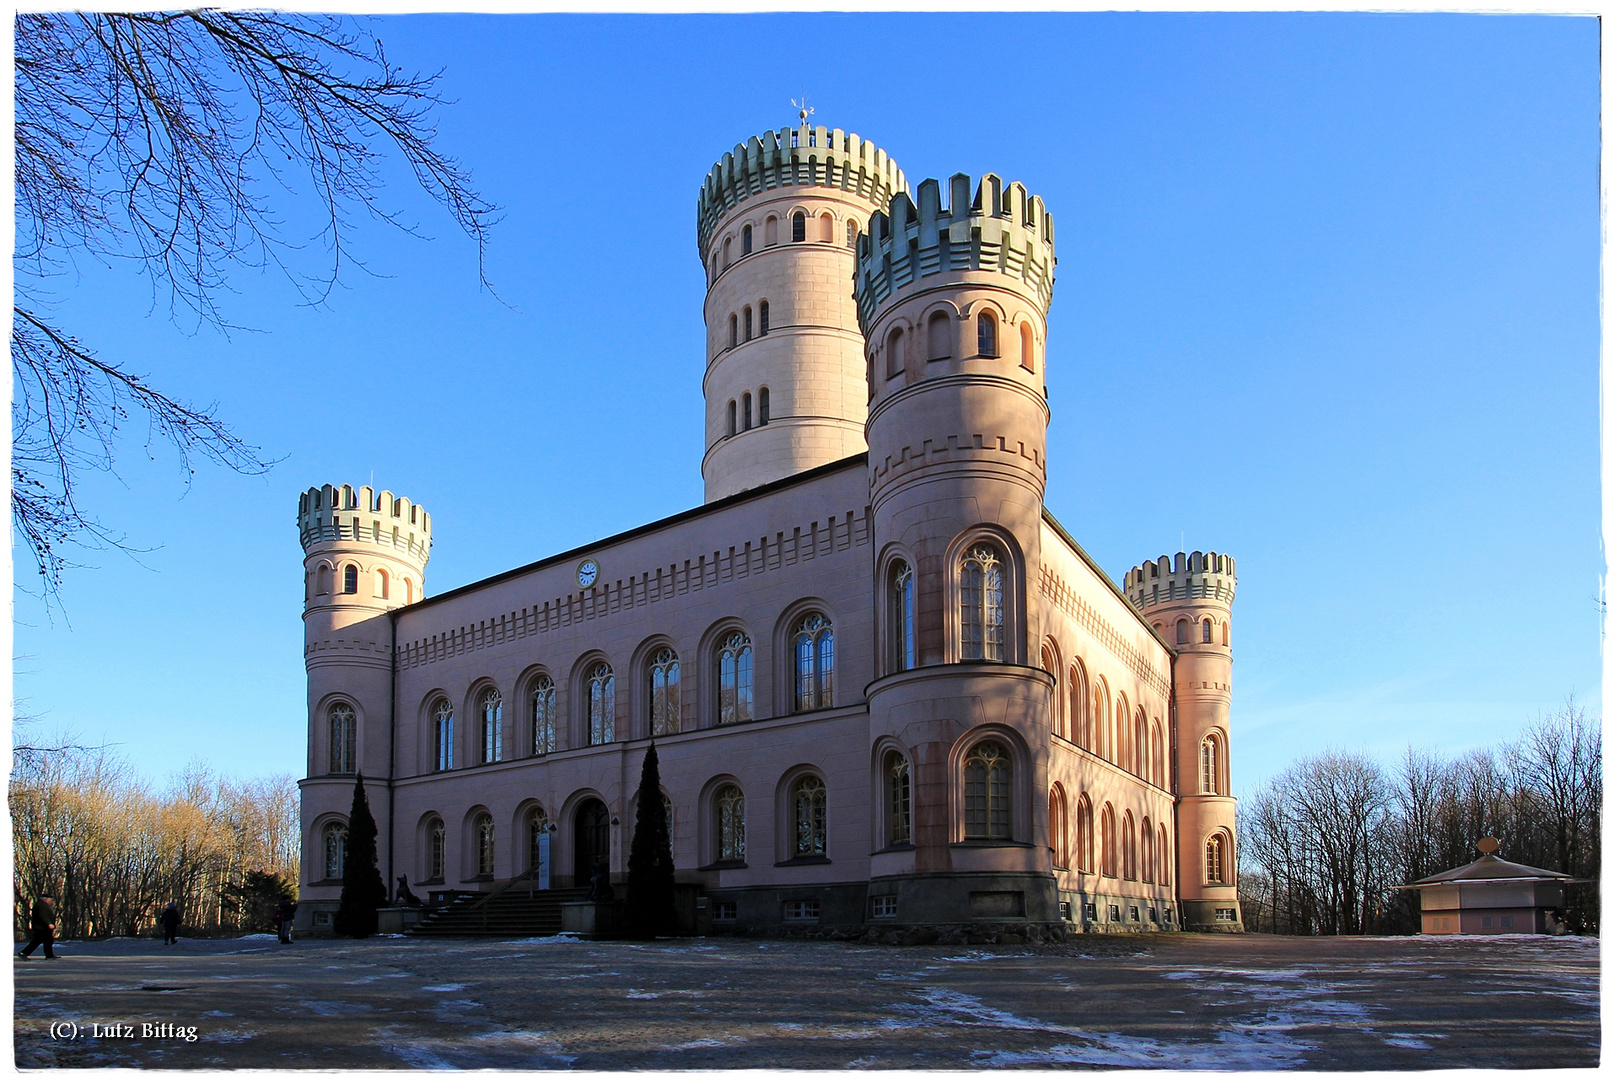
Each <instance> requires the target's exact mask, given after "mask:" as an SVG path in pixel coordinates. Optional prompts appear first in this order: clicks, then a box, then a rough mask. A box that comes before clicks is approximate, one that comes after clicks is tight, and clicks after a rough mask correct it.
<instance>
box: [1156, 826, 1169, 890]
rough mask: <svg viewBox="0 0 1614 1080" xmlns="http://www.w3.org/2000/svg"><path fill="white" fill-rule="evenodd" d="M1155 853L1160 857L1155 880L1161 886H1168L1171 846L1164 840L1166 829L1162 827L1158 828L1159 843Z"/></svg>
mask: <svg viewBox="0 0 1614 1080" xmlns="http://www.w3.org/2000/svg"><path fill="white" fill-rule="evenodd" d="M1155 851H1156V853H1157V854H1158V855H1159V857H1160V872H1159V873H1158V874H1156V875H1155V880H1157V881H1159V882H1160V884H1162V885H1170V884H1171V844H1170V843H1168V842H1167V840H1166V827H1165V826H1164V825H1161V826H1160V843H1159V845H1158V846H1157V847H1156V848H1155Z"/></svg>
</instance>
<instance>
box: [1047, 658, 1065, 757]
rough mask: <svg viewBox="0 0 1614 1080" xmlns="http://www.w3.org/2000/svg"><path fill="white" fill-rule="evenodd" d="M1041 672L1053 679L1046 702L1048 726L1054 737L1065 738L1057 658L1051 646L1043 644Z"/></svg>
mask: <svg viewBox="0 0 1614 1080" xmlns="http://www.w3.org/2000/svg"><path fill="white" fill-rule="evenodd" d="M1042 670H1044V671H1046V672H1047V673H1048V674H1050V675H1052V676H1053V677H1054V687H1053V691H1052V693H1051V695H1050V697H1049V700H1048V712H1049V716H1048V726H1049V728H1050V729H1052V731H1053V733H1054V734H1055V735H1058V736H1059V737H1060V738H1064V737H1065V708H1064V698H1065V695H1064V694H1063V693H1061V692H1060V689H1059V656H1058V654H1056V653H1055V652H1054V648H1053V645H1052V644H1051V643H1049V642H1043V645H1042Z"/></svg>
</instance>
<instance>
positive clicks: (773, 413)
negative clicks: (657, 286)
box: [697, 124, 907, 502]
mask: <svg viewBox="0 0 1614 1080" xmlns="http://www.w3.org/2000/svg"><path fill="white" fill-rule="evenodd" d="M906 190H907V181H906V180H905V179H904V178H903V175H902V171H901V170H900V169H898V168H897V166H896V163H895V162H894V161H892V160H891V159H890V158H889V157H887V156H886V154H885V151H883V150H881V149H879V148H878V147H876V146H875V145H874V144H873V143H870V142H865V141H864V140H863V139H861V138H859V137H858V136H856V135H849V134H847V133H846V132H844V131H841V130H840V129H839V128H836V129H834V130H830V129H828V128H824V127H808V126H807V125H806V124H803V125H802V126H800V127H798V128H795V129H791V128H782V129H780V130H778V131H770V132H767V133H766V134H764V135H761V136H756V137H753V138H752V139H751V140H750V141H749V142H748V143H746V144H745V145H743V146H736V147H735V148H734V150H733V152H732V153H728V154H724V155H723V160H721V161H719V162H718V163H717V164H716V165H714V166H713V167H712V171H711V172H710V173H709V174H708V175H707V177H706V184H705V186H704V187H703V188H702V189H701V193H700V200H699V207H698V224H697V233H698V240H699V243H700V252H701V262H702V263H703V264H704V265H705V267H706V281H707V290H706V378H705V381H704V390H705V394H706V456H705V457H704V458H703V459H702V462H701V475H702V476H703V477H704V478H705V480H706V501H707V502H714V501H716V500H718V499H722V498H725V497H726V496H729V495H733V494H735V493H736V492H739V491H744V490H746V489H748V488H754V487H758V486H760V485H762V484H766V483H770V482H772V481H774V480H782V479H784V478H785V477H787V476H793V475H795V474H797V473H800V472H804V471H806V470H808V469H811V468H814V467H816V466H819V465H827V464H829V463H830V462H832V461H840V460H841V459H843V458H847V457H851V456H852V455H854V454H860V453H862V452H863V451H864V450H865V449H867V444H866V443H865V442H864V437H863V425H864V421H865V420H866V418H867V416H868V404H867V402H868V384H867V382H865V380H864V376H863V335H862V333H861V332H860V331H859V329H858V320H857V305H856V304H855V303H854V302H853V300H852V269H853V264H854V262H855V260H856V255H857V251H856V248H857V238H858V236H859V235H861V233H862V232H863V230H864V229H865V227H866V226H867V223H868V220H869V218H870V217H871V216H872V215H873V214H874V213H875V212H876V211H878V210H882V209H884V208H885V206H886V204H887V203H888V202H889V201H890V199H891V196H892V195H894V194H896V193H897V192H902V191H906Z"/></svg>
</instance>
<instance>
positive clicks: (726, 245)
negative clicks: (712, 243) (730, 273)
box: [723, 236, 734, 270]
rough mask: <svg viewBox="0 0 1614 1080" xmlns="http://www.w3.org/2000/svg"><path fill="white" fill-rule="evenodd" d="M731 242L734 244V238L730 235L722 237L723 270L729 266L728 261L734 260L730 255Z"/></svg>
mask: <svg viewBox="0 0 1614 1080" xmlns="http://www.w3.org/2000/svg"><path fill="white" fill-rule="evenodd" d="M733 244H734V238H733V237H732V236H727V237H724V238H723V269H725V270H727V269H728V268H729V263H731V262H733V261H734V259H733V258H732V257H731V253H732V251H733Z"/></svg>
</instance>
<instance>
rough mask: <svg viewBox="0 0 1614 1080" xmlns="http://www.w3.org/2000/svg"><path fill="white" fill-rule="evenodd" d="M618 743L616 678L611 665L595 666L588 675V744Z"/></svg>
mask: <svg viewBox="0 0 1614 1080" xmlns="http://www.w3.org/2000/svg"><path fill="white" fill-rule="evenodd" d="M612 742H616V676H615V675H614V674H612V672H611V665H610V664H604V663H600V664H595V665H594V666H593V667H592V668H590V669H589V673H588V744H589V745H590V746H603V745H604V744H606V743H612Z"/></svg>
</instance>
